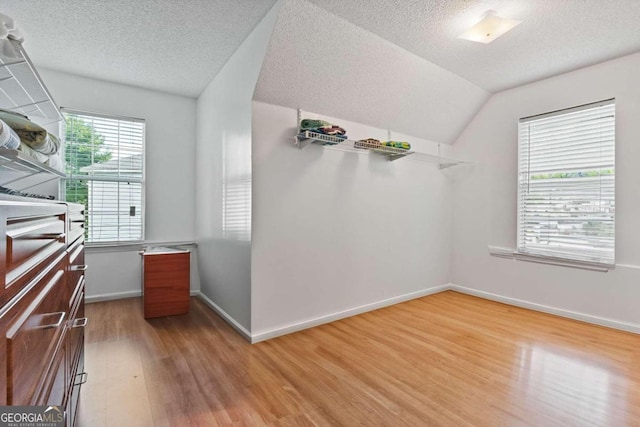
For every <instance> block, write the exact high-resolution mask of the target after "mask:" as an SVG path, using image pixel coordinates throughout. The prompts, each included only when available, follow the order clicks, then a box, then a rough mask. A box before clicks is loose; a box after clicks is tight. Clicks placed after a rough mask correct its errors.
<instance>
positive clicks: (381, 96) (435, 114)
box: [254, 0, 489, 143]
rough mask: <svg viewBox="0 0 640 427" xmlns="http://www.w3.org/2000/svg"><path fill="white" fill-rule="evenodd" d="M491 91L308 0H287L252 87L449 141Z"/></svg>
mask: <svg viewBox="0 0 640 427" xmlns="http://www.w3.org/2000/svg"><path fill="white" fill-rule="evenodd" d="M488 96H489V94H488V93H487V92H486V91H484V90H482V89H481V88H479V87H477V86H475V85H473V84H472V83H470V82H468V81H467V80H465V79H463V78H461V77H459V76H457V75H455V74H453V73H451V72H449V71H446V70H444V69H442V68H441V67H438V66H437V65H435V64H433V63H431V62H429V61H426V60H424V59H422V58H420V57H418V56H416V55H413V54H411V53H409V52H407V51H406V50H404V49H402V48H400V47H398V46H396V45H395V44H393V43H390V42H388V41H386V40H384V39H382V38H380V37H378V36H376V35H375V34H372V33H370V32H368V31H365V30H363V29H362V28H360V27H358V26H356V25H354V24H351V23H349V22H347V21H345V20H344V19H342V18H339V17H337V16H336V15H333V14H331V13H329V12H327V11H326V10H324V9H322V8H320V7H318V6H315V5H313V4H311V3H309V2H307V1H304V0H288V1H287V2H285V4H284V5H283V7H282V9H281V11H280V15H279V17H278V22H277V23H276V26H275V29H274V32H273V35H272V37H271V42H270V45H269V49H268V51H267V55H266V57H265V60H264V63H263V64H262V71H261V74H260V78H259V79H258V84H257V85H256V90H255V92H254V99H255V100H258V101H263V102H267V103H270V104H276V105H283V106H286V107H290V108H301V109H303V110H306V111H309V112H312V113H318V114H324V115H328V116H333V117H341V118H344V119H345V120H350V121H354V122H359V123H364V124H369V125H371V126H374V127H378V128H383V129H385V128H386V129H391V130H393V131H398V132H402V133H405V134H409V135H414V136H417V137H422V138H425V139H429V140H432V141H437V142H445V143H448V142H452V141H453V140H454V138H455V137H456V136H457V135H458V134H459V133H460V132H461V131H462V129H463V128H464V126H465V125H466V124H467V123H468V121H469V120H471V118H472V116H473V115H474V114H475V113H476V112H477V111H478V109H479V108H480V107H481V106H482V104H483V103H484V102H485V101H486V99H487V98H488ZM292 125H293V124H292Z"/></svg>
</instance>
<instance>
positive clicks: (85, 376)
mask: <svg viewBox="0 0 640 427" xmlns="http://www.w3.org/2000/svg"><path fill="white" fill-rule="evenodd" d="M78 377H80V381H77V382H75V383H74V384H73V385H82V384H84V383H86V382H87V379H88V378H89V374H88V373H86V372H82V373H80V374H77V375H76V378H78Z"/></svg>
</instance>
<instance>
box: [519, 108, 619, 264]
mask: <svg viewBox="0 0 640 427" xmlns="http://www.w3.org/2000/svg"><path fill="white" fill-rule="evenodd" d="M518 130H519V136H518V141H519V156H518V157H519V162H518V163H519V165H518V176H519V182H518V249H517V252H518V253H521V254H528V255H534V256H543V257H552V258H559V259H565V260H573V261H578V262H586V263H598V264H607V265H612V264H614V262H615V241H614V238H615V103H614V100H613V99H611V100H607V101H602V102H598V103H594V104H589V105H584V106H580V107H576V108H571V109H567V110H562V111H556V112H552V113H548V114H543V115H540V116H534V117H528V118H523V119H520V123H519V129H518Z"/></svg>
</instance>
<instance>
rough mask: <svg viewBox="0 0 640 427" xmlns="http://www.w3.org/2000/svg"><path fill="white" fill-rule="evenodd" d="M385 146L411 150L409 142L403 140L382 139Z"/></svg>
mask: <svg viewBox="0 0 640 427" xmlns="http://www.w3.org/2000/svg"><path fill="white" fill-rule="evenodd" d="M382 145H384V146H385V147H391V148H399V149H401V150H411V144H409V143H408V142H405V141H382Z"/></svg>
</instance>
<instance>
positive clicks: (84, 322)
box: [71, 317, 89, 328]
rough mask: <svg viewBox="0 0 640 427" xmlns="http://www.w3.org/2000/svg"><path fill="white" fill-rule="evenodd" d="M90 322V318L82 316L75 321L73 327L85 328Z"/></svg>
mask: <svg viewBox="0 0 640 427" xmlns="http://www.w3.org/2000/svg"><path fill="white" fill-rule="evenodd" d="M88 322H89V319H87V318H86V317H81V318H79V319H76V320H74V321H73V326H71V327H72V328H84V327H85V326H87V323H88Z"/></svg>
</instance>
